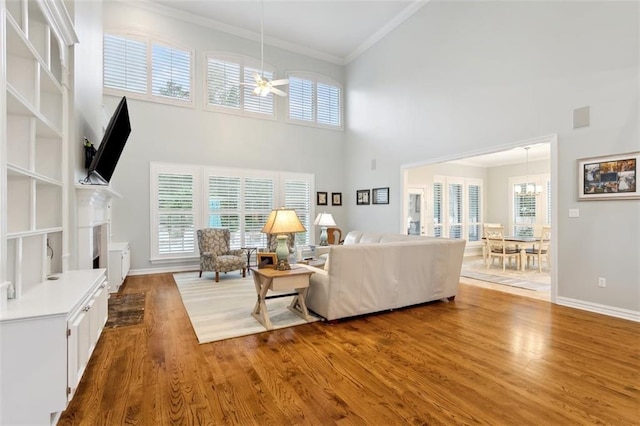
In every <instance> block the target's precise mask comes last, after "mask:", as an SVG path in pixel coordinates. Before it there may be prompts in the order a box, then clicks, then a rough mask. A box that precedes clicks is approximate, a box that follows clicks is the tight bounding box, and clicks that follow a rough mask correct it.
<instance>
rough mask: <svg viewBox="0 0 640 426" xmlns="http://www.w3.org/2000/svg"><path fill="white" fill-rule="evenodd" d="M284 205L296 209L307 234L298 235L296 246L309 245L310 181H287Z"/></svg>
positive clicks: (285, 183) (300, 233)
mask: <svg viewBox="0 0 640 426" xmlns="http://www.w3.org/2000/svg"><path fill="white" fill-rule="evenodd" d="M284 191H285V193H284V205H285V207H287V208H290V209H295V211H296V214H297V215H298V218H299V219H300V222H302V225H304V227H305V229H306V230H307V231H306V232H299V233H297V234H296V245H308V244H309V243H310V242H311V237H310V232H311V231H310V230H311V203H310V200H311V184H310V182H309V181H308V180H295V179H285V182H284Z"/></svg>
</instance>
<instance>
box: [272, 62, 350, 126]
mask: <svg viewBox="0 0 640 426" xmlns="http://www.w3.org/2000/svg"><path fill="white" fill-rule="evenodd" d="M292 77H293V78H298V79H301V80H308V81H311V82H312V83H313V105H312V107H313V119H312V120H311V121H307V120H300V119H296V118H291V93H290V91H289V96H288V98H289V99H288V100H287V115H286V118H285V121H286V122H287V123H290V124H298V125H302V126H310V127H316V128H321V129H330V130H339V131H344V86H343V84H342V83H340V82H338V81H336V80H334V79H332V78H330V77H327V76H324V75H321V74H317V73H312V72H308V71H290V72H288V73H287V79H289V82H291V78H292ZM318 83H321V84H325V85H329V86H333V87H337V88H338V89H339V90H340V96H339V102H340V107H339V108H340V111H339V112H338V113H339V117H340V125H339V126H333V125H330V124H323V123H318V95H317V94H318Z"/></svg>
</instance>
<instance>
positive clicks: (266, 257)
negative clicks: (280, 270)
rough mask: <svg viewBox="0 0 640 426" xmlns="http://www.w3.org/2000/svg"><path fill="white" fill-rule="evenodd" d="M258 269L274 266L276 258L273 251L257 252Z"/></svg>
mask: <svg viewBox="0 0 640 426" xmlns="http://www.w3.org/2000/svg"><path fill="white" fill-rule="evenodd" d="M257 262H258V269H262V268H272V269H273V268H275V267H276V265H277V264H278V259H277V257H276V254H275V253H258V254H257Z"/></svg>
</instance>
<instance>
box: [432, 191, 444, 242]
mask: <svg viewBox="0 0 640 426" xmlns="http://www.w3.org/2000/svg"><path fill="white" fill-rule="evenodd" d="M442 200H443V194H442V182H434V183H433V236H434V237H442V228H443V223H444V222H443V218H444V214H443V212H442Z"/></svg>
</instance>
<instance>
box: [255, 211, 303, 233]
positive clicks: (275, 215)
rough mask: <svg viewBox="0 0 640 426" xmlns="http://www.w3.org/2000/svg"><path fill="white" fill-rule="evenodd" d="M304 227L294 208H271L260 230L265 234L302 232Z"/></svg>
mask: <svg viewBox="0 0 640 426" xmlns="http://www.w3.org/2000/svg"><path fill="white" fill-rule="evenodd" d="M304 231H306V229H305V228H304V225H303V224H302V223H301V222H300V219H298V215H297V214H296V211H295V210H294V209H285V208H282V209H277V210H272V211H271V214H270V215H269V218H268V219H267V223H265V224H264V227H263V228H262V232H264V233H265V234H288V233H293V232H304Z"/></svg>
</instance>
